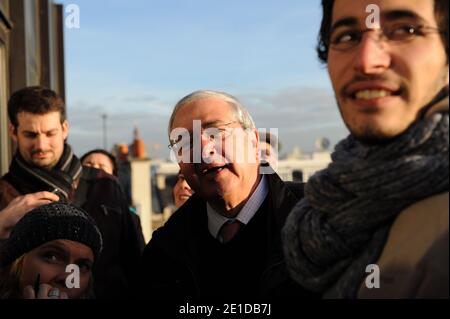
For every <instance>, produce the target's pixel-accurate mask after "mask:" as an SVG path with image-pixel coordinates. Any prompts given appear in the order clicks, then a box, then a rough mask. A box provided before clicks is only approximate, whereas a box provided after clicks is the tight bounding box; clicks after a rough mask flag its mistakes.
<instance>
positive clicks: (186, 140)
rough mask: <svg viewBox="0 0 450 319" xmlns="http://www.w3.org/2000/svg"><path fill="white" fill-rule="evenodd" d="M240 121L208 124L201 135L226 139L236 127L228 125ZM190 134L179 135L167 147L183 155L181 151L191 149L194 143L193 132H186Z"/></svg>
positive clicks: (208, 137) (215, 139)
mask: <svg viewBox="0 0 450 319" xmlns="http://www.w3.org/2000/svg"><path fill="white" fill-rule="evenodd" d="M234 123H238V121H231V122H228V123H225V124H221V125H217V126H208V127H205V128H202V131H201V136H203V137H205V138H207V139H209V140H210V141H219V140H221V141H224V140H225V139H226V138H228V137H229V136H230V135H231V134H232V132H233V129H234V128H229V127H227V126H228V125H231V124H234ZM186 133H188V134H189V136H188V135H187V134H186V135H179V136H178V139H177V140H176V141H171V142H170V144H169V145H167V147H168V148H169V149H170V150H173V151H174V152H175V153H176V154H178V155H181V154H180V153H181V151H182V150H185V151H190V150H191V149H192V147H193V145H194V136H193V134H192V132H186Z"/></svg>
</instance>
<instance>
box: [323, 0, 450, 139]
mask: <svg viewBox="0 0 450 319" xmlns="http://www.w3.org/2000/svg"><path fill="white" fill-rule="evenodd" d="M369 4H375V5H377V6H378V7H379V8H380V11H381V14H380V16H381V21H380V22H381V26H382V27H383V25H388V24H390V25H397V24H398V25H402V26H408V25H415V26H417V25H424V26H429V27H432V28H437V22H436V19H435V16H434V1H433V0H414V1H411V0H359V1H354V0H336V1H335V4H334V8H333V17H332V25H333V27H332V33H333V32H334V34H341V33H348V31H350V32H351V31H352V30H366V29H367V26H366V18H367V16H368V15H369V13H366V7H367V6H368V5H369ZM339 24H340V26H338V27H334V26H337V25H339ZM404 30H409V29H408V28H401V29H399V30H398V31H399V32H403V31H404ZM378 31H379V30H373V29H372V30H369V31H368V32H365V33H364V35H363V37H362V40H361V42H360V43H359V44H358V45H357V46H356V47H354V48H353V49H351V50H348V51H339V50H335V49H333V48H332V47H330V50H329V54H328V71H329V75H330V78H331V81H332V84H333V88H334V91H335V94H336V98H337V102H338V104H339V108H340V112H341V115H342V117H343V119H344V122H345V123H346V125H347V127H348V128H349V130H350V131H351V132H352V133H353V135H355V136H356V137H357V138H359V139H361V140H366V141H368V142H374V141H380V140H385V139H389V138H392V137H394V136H396V135H398V134H400V133H402V132H403V131H405V130H406V129H407V128H408V127H409V126H410V125H411V124H412V123H413V122H414V121H415V120H416V119H417V117H418V114H419V112H420V110H421V109H422V108H423V106H425V105H426V104H427V103H429V102H430V101H431V100H432V99H433V97H434V96H435V95H436V94H437V93H438V92H439V91H440V90H441V89H442V88H443V87H444V86H445V85H448V64H447V57H446V52H445V48H444V45H443V43H442V41H441V37H440V35H439V33H438V32H427V33H424V34H421V35H418V36H416V37H415V38H414V39H413V40H412V41H408V42H404V43H393V42H392V41H383V40H381V41H379V40H378V38H377V34H376V33H378Z"/></svg>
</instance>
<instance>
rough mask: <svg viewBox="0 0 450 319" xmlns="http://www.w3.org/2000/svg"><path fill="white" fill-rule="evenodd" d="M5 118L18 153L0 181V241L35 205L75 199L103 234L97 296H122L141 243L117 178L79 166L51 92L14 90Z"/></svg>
mask: <svg viewBox="0 0 450 319" xmlns="http://www.w3.org/2000/svg"><path fill="white" fill-rule="evenodd" d="M8 116H9V120H10V125H9V132H10V135H11V137H12V139H13V140H14V141H15V142H16V145H17V152H16V154H15V156H14V158H13V160H12V162H11V165H10V169H9V172H8V173H7V174H6V175H5V176H3V177H2V178H1V179H0V239H6V238H8V237H9V234H10V232H11V230H12V228H13V227H14V226H15V225H16V223H17V222H18V221H19V220H20V219H21V218H22V217H23V216H24V215H25V214H27V213H28V212H30V211H31V210H33V209H34V208H36V207H39V206H41V205H45V204H49V203H51V202H57V201H60V202H70V203H73V204H75V205H76V206H78V207H81V208H83V209H84V210H85V211H87V212H88V213H89V214H90V215H91V216H92V217H93V219H94V220H95V222H96V223H97V225H98V227H99V229H100V232H101V233H102V237H103V242H104V244H103V247H104V249H103V253H102V256H101V257H100V258H99V260H98V264H97V265H96V268H95V269H94V282H95V284H94V288H95V292H96V297H97V298H118V297H126V296H127V293H128V290H127V289H128V288H129V284H130V282H132V277H133V274H134V271H135V268H136V266H137V264H138V261H139V258H140V254H141V247H143V243H140V242H139V240H140V238H141V237H139V236H138V234H137V233H136V231H135V230H134V228H133V226H132V222H131V216H130V214H129V212H128V205H127V203H126V199H125V197H124V195H123V193H122V191H121V189H120V186H119V184H118V182H117V180H116V179H115V178H114V177H113V176H111V175H109V174H107V173H105V172H103V171H101V170H97V169H95V168H90V167H82V166H81V163H80V161H79V159H78V158H77V157H76V156H75V155H74V154H73V151H72V148H71V146H70V145H69V144H67V143H66V139H67V137H68V134H69V123H68V121H67V119H66V111H65V105H64V101H63V100H62V98H61V97H59V96H58V95H57V94H56V93H55V92H54V91H52V90H50V89H47V88H43V87H27V88H24V89H21V90H19V91H17V92H15V93H14V94H13V95H12V96H11V98H10V100H9V102H8Z"/></svg>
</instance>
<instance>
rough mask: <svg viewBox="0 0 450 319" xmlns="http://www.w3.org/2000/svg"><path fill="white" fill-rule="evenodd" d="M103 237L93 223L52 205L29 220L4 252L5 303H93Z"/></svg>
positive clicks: (1, 292)
mask: <svg viewBox="0 0 450 319" xmlns="http://www.w3.org/2000/svg"><path fill="white" fill-rule="evenodd" d="M101 249H102V237H101V235H100V232H99V230H98V228H97V226H96V225H95V223H94V221H93V220H92V219H91V217H90V216H89V215H88V214H87V213H86V212H84V211H83V210H81V209H80V208H77V207H75V206H73V205H71V204H63V203H52V204H50V205H45V206H41V207H38V208H36V209H34V210H32V211H31V212H29V213H28V214H26V215H25V216H24V217H23V218H22V219H21V220H20V221H19V222H18V223H17V224H16V226H15V227H14V229H13V230H12V232H11V235H10V237H9V238H8V240H7V241H6V242H4V244H3V245H2V247H1V251H0V298H1V299H21V298H25V299H82V298H93V293H92V292H93V289H92V287H93V283H92V267H93V265H94V262H95V260H97V258H98V256H99V254H100V252H101Z"/></svg>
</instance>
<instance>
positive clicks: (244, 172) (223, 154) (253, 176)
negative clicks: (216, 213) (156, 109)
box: [172, 98, 259, 203]
mask: <svg viewBox="0 0 450 319" xmlns="http://www.w3.org/2000/svg"><path fill="white" fill-rule="evenodd" d="M234 114H235V113H234V108H233V106H232V105H230V104H229V103H227V102H225V101H222V100H220V99H217V98H202V99H199V100H195V101H192V102H189V103H188V104H185V105H183V106H182V107H181V108H180V109H179V110H178V112H177V113H176V115H175V119H174V122H173V125H172V128H184V129H186V130H188V131H189V132H190V134H191V136H192V134H193V126H194V124H193V121H194V120H200V121H201V124H202V128H203V129H205V128H210V127H216V128H217V127H223V126H224V124H227V123H231V124H229V125H227V126H226V127H227V129H230V130H231V131H230V132H231V134H230V136H229V137H228V138H227V141H226V142H224V143H223V144H222V143H215V142H211V140H210V139H209V138H208V137H205V136H204V135H202V136H201V137H197V138H200V142H201V152H202V154H203V157H202V161H201V162H200V163H192V161H191V162H189V161H187V162H184V161H181V162H180V163H179V165H180V169H181V173H182V174H183V175H184V177H185V178H186V180H187V181H188V183H189V185H190V186H191V187H192V189H193V190H194V192H195V193H197V194H198V195H199V196H201V197H202V198H203V199H205V200H207V201H208V200H215V199H223V200H224V201H226V202H228V201H230V202H233V203H240V202H241V201H243V200H244V199H246V198H247V197H248V195H249V194H250V192H251V190H252V187H253V186H254V184H255V182H256V180H257V177H258V161H259V156H258V133H257V131H256V129H254V130H251V131H246V130H244V129H243V128H242V126H241V125H240V124H239V123H238V122H237V121H236V118H235V115H234ZM199 135H200V134H199ZM247 141H248V142H247ZM229 143H230V144H229ZM230 145H231V146H230Z"/></svg>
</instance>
